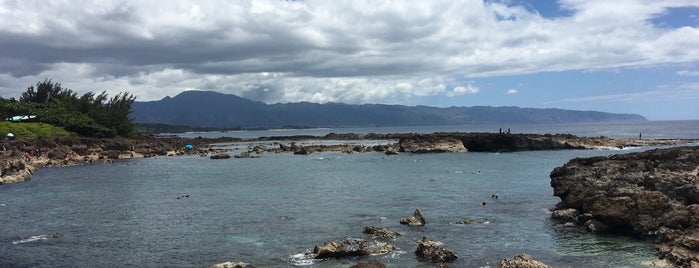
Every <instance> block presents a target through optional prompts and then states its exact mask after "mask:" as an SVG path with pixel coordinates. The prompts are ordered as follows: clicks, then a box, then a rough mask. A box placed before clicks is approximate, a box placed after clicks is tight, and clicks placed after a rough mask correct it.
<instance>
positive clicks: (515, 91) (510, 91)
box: [506, 88, 519, 95]
mask: <svg viewBox="0 0 699 268" xmlns="http://www.w3.org/2000/svg"><path fill="white" fill-rule="evenodd" d="M506 93H507V95H513V94H517V93H519V91H517V90H516V89H514V88H513V89H508V90H507V92H506Z"/></svg>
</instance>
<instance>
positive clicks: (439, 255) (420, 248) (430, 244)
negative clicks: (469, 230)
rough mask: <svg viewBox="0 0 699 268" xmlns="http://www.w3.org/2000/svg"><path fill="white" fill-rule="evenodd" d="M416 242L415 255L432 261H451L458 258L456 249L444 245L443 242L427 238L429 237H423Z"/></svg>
mask: <svg viewBox="0 0 699 268" xmlns="http://www.w3.org/2000/svg"><path fill="white" fill-rule="evenodd" d="M416 243H417V249H415V255H417V256H418V257H420V258H421V259H424V260H428V261H431V262H450V261H453V260H456V258H457V256H456V253H455V252H454V250H452V249H450V248H445V247H443V246H442V242H438V241H432V240H429V239H427V237H423V238H422V240H418V241H416Z"/></svg>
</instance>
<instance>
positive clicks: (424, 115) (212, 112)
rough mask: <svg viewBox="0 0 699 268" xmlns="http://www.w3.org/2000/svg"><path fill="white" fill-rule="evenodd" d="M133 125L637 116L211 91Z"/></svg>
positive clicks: (137, 108) (139, 105)
mask: <svg viewBox="0 0 699 268" xmlns="http://www.w3.org/2000/svg"><path fill="white" fill-rule="evenodd" d="M131 116H132V117H133V118H134V121H135V122H136V123H158V124H170V125H185V126H199V127H216V128H235V127H243V128H256V127H284V126H307V127H349V126H427V125H464V124H496V123H497V124H500V123H507V124H547V123H580V122H642V121H647V119H646V118H644V117H643V116H641V115H637V114H612V113H604V112H596V111H573V110H562V109H534V108H519V107H490V106H474V107H449V108H437V107H429V106H404V105H383V104H363V105H352V104H343V103H326V104H318V103H309V102H299V103H284V104H265V103H262V102H256V101H251V100H248V99H244V98H241V97H238V96H236V95H229V94H222V93H217V92H213V91H185V92H182V93H180V94H179V95H177V96H175V97H165V98H163V99H161V100H159V101H149V102H134V103H133V105H132V113H131Z"/></svg>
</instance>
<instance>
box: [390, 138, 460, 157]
mask: <svg viewBox="0 0 699 268" xmlns="http://www.w3.org/2000/svg"><path fill="white" fill-rule="evenodd" d="M398 144H399V145H400V151H401V152H409V153H442V152H466V151H467V150H466V147H464V144H463V143H462V142H461V141H460V140H458V139H456V138H453V137H439V136H433V135H418V136H415V137H411V138H402V139H400V140H399V141H398Z"/></svg>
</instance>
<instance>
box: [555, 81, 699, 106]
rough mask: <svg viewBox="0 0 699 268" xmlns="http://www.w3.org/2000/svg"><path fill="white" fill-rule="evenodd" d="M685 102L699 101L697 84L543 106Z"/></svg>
mask: <svg viewBox="0 0 699 268" xmlns="http://www.w3.org/2000/svg"><path fill="white" fill-rule="evenodd" d="M687 100H699V83H682V84H666V85H660V86H657V87H656V88H655V89H653V90H648V91H643V92H632V93H618V94H606V95H596V96H584V97H577V98H565V99H560V100H555V101H549V102H545V103H543V104H545V105H546V104H565V103H593V104H594V103H601V102H605V103H645V104H648V103H651V104H658V103H673V102H679V101H687Z"/></svg>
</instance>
